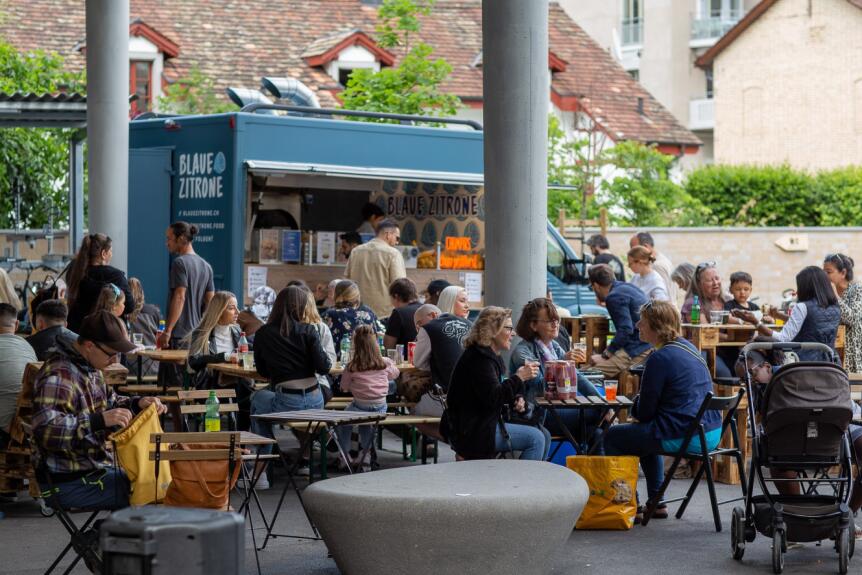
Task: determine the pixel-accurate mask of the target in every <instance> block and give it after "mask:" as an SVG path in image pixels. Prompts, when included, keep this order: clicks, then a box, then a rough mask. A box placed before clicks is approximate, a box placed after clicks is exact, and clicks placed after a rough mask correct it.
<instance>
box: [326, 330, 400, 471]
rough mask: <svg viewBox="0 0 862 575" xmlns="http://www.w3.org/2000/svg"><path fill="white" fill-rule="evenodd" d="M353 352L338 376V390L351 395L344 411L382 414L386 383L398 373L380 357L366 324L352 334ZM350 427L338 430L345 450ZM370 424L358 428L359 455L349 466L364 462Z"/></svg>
mask: <svg viewBox="0 0 862 575" xmlns="http://www.w3.org/2000/svg"><path fill="white" fill-rule="evenodd" d="M352 344H353V349H352V351H351V354H350V362H349V363H348V364H347V366H346V367H345V369H344V373H342V374H341V391H345V392H348V393H350V394H351V395H352V396H353V401H351V402H350V403H349V404H348V405H347V407H346V408H345V410H346V411H360V412H366V413H384V414H385V413H386V396H387V395H389V382H390V381H392V380H394V379H395V378H397V377H398V375H399V373H400V372H399V371H398V368H397V367H395V364H394V363H393V362H392V360H391V359H389V358H388V357H382V356H381V355H380V347H379V346H378V344H377V334H376V333H375V332H374V329H373V328H372V327H371V326H370V325H360V326H359V327H357V328H356V331H354V332H353V341H352ZM353 427H354V426H352V425H342V426H340V427H338V442H339V443H340V444H341V448H342V449H344V450H345V451H347V450H348V448H349V447H350V434H351V432H352V430H353ZM373 431H374V430H373V428H372V426H370V425H360V426H359V452H360V453H361V454H363V455H360V456H359V459H357V460H354V461H353V463H352V464H351V466H352V465H357V464H359V463H364V462H363V461H362V460H363V459H365V457H364V453H365V450H369V449H371V447H372V441H373V437H372V432H373Z"/></svg>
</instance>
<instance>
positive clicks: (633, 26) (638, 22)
mask: <svg viewBox="0 0 862 575" xmlns="http://www.w3.org/2000/svg"><path fill="white" fill-rule="evenodd" d="M643 37H644V22H643V19H642V18H631V19H628V20H623V38H622V44H623V46H632V45H640V44H642V43H643Z"/></svg>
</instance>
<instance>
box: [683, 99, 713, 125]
mask: <svg viewBox="0 0 862 575" xmlns="http://www.w3.org/2000/svg"><path fill="white" fill-rule="evenodd" d="M688 129H689V130H713V129H715V100H713V99H712V98H703V99H701V100H692V101H691V102H689V104H688Z"/></svg>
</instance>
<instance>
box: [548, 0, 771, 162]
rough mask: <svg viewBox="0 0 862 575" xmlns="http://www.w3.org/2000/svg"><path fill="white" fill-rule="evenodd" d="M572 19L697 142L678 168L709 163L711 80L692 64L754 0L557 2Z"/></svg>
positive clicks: (712, 103) (728, 28)
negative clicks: (694, 150)
mask: <svg viewBox="0 0 862 575" xmlns="http://www.w3.org/2000/svg"><path fill="white" fill-rule="evenodd" d="M558 1H559V3H560V5H561V6H562V8H563V9H564V10H565V11H566V13H567V14H568V15H569V17H570V18H572V20H574V21H575V22H576V23H577V24H578V25H579V26H580V27H581V28H583V29H584V30H585V31H586V32H587V33H588V34H589V35H590V36H591V37H592V38H593V39H594V40H595V41H596V42H597V43H598V44H599V45H600V46H601V47H603V48H604V49H605V50H607V51H608V52H610V53H611V54H612V55H613V56H614V58H615V59H616V60H617V61H619V62H620V64H621V65H622V66H623V67H624V68H625V69H626V70H627V71H628V72H629V73H630V74H631V75H632V76H634V77H635V78H636V79H638V80H639V81H640V83H641V84H642V85H643V86H644V88H646V89H647V91H649V92H650V94H652V95H653V96H654V97H655V98H656V99H657V100H658V101H659V102H661V104H662V105H664V107H665V108H667V109H668V110H669V111H670V112H671V113H672V114H673V115H674V117H676V119H677V121H679V122H680V124H682V125H683V126H685V127H687V128H689V129H690V130H692V131H693V132H694V133H695V134H696V135H697V136H698V137H699V138H700V139H701V140H702V141H703V146H702V147H701V149H700V151H699V152H698V153H697V154H695V155H691V156H687V157H685V158H684V159H683V160H682V164H683V167H685V166H686V165H688V166H691V165H693V164H703V163H711V162H713V161H714V154H713V130H714V128H715V115H714V104H715V102H714V101H713V93H714V90H713V86H712V78H711V76H710V74H709V73H708V71H707V70H704V69H701V68H698V67H697V66H695V60H697V58H698V57H699V56H701V55H702V54H703V53H704V52H706V51H707V50H708V49H709V48H710V47H711V46H713V45H714V44H715V43H716V42H717V41H718V40H719V38H721V37H722V36H723V35H724V34H725V33H726V32H727V31H728V30H730V29H731V28H733V27H734V26H735V25H736V24H737V23H738V22H739V21H740V20H741V19H742V18H743V16H744V15H745V14H746V13H747V12H748V11H749V10H750V9H751V8H753V7H754V6H755V5H756V4H757V1H756V0H602V1H596V0H558Z"/></svg>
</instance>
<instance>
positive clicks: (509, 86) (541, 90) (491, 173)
mask: <svg viewBox="0 0 862 575" xmlns="http://www.w3.org/2000/svg"><path fill="white" fill-rule="evenodd" d="M482 31H483V32H482V38H483V40H482V69H483V75H484V79H483V88H484V120H485V236H486V238H485V239H486V241H485V246H486V248H485V251H486V256H485V302H486V303H487V304H488V305H498V306H503V307H510V308H512V310H513V313H514V316H515V318H514V319H515V321H517V318H518V316H519V314H520V310H521V308H522V307H523V306H524V304H525V303H527V301H528V300H530V299H532V298H535V297H544V295H545V291H546V289H547V267H546V266H547V263H546V260H547V239H546V237H547V229H546V222H547V216H548V202H547V199H548V191H547V180H548V173H547V172H548V166H547V156H548V106H549V104H548V102H549V99H550V93H549V78H548V2H547V1H546V0H529V1H524V0H484V1H483V2H482Z"/></svg>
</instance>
